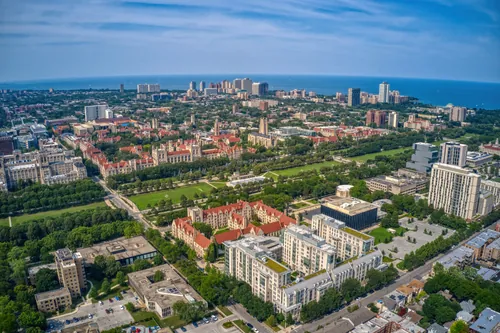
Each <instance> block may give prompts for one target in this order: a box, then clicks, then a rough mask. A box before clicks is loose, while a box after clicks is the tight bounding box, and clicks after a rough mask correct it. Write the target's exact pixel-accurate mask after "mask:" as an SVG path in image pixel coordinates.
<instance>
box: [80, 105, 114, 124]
mask: <svg viewBox="0 0 500 333" xmlns="http://www.w3.org/2000/svg"><path fill="white" fill-rule="evenodd" d="M107 108H108V106H107V105H89V106H86V107H85V108H84V110H83V113H84V114H85V121H92V120H95V119H102V118H107V117H106V109H107Z"/></svg>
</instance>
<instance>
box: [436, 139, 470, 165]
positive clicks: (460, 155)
mask: <svg viewBox="0 0 500 333" xmlns="http://www.w3.org/2000/svg"><path fill="white" fill-rule="evenodd" d="M439 163H443V164H448V165H456V166H459V167H461V168H463V167H464V166H465V164H466V163H467V145H464V144H461V143H458V142H444V143H442V144H441V149H440V151H439Z"/></svg>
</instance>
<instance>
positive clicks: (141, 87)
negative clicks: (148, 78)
mask: <svg viewBox="0 0 500 333" xmlns="http://www.w3.org/2000/svg"><path fill="white" fill-rule="evenodd" d="M152 92H160V85H159V84H149V83H144V84H138V85H137V93H138V94H144V93H152Z"/></svg>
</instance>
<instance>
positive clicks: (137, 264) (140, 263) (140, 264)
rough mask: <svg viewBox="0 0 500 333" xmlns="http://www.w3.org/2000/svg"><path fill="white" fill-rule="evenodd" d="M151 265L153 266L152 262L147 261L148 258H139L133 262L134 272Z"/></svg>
mask: <svg viewBox="0 0 500 333" xmlns="http://www.w3.org/2000/svg"><path fill="white" fill-rule="evenodd" d="M150 267H151V263H150V262H149V261H147V260H146V259H137V260H135V261H134V263H133V264H132V270H133V271H134V272H137V271H142V270H144V269H148V268H150Z"/></svg>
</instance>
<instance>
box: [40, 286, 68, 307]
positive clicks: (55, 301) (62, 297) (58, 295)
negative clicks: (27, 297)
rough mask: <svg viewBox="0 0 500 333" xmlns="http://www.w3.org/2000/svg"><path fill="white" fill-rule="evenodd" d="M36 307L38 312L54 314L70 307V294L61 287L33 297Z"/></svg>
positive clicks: (66, 289)
mask: <svg viewBox="0 0 500 333" xmlns="http://www.w3.org/2000/svg"><path fill="white" fill-rule="evenodd" d="M35 301H36V307H37V308H38V311H40V312H56V311H59V310H62V309H67V308H69V307H70V306H71V304H72V301H71V294H70V292H69V290H68V288H66V287H63V288H60V289H56V290H50V291H46V292H43V293H38V294H36V295H35Z"/></svg>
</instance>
